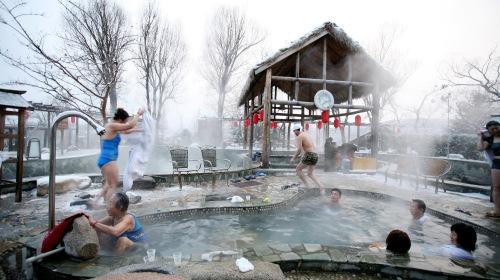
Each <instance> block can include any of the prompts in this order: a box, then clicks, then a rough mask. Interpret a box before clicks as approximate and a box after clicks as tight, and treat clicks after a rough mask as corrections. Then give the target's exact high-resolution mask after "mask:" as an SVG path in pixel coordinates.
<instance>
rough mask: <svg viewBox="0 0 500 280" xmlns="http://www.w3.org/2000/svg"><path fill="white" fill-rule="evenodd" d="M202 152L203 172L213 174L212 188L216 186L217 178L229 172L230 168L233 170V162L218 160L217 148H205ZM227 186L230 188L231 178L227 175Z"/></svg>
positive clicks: (202, 148)
mask: <svg viewBox="0 0 500 280" xmlns="http://www.w3.org/2000/svg"><path fill="white" fill-rule="evenodd" d="M200 150H201V157H202V158H203V171H204V172H207V173H211V174H212V186H214V185H215V179H216V176H217V175H218V174H223V173H224V172H227V171H229V168H231V161H230V160H229V159H217V150H216V149H215V147H211V146H203V147H201V148H200ZM221 163H223V164H221ZM226 185H228V186H229V176H227V174H226Z"/></svg>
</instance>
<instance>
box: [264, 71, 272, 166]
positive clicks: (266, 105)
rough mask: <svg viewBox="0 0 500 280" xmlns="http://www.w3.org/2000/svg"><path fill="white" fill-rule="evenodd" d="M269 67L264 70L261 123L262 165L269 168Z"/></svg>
mask: <svg viewBox="0 0 500 280" xmlns="http://www.w3.org/2000/svg"><path fill="white" fill-rule="evenodd" d="M271 72H272V70H271V68H269V69H267V71H266V83H265V86H264V98H263V102H264V121H263V123H262V130H263V131H262V167H263V168H269V155H270V153H271V133H270V132H271V131H270V123H271V122H270V117H271V94H272V92H271V90H272V89H271V76H272V75H271Z"/></svg>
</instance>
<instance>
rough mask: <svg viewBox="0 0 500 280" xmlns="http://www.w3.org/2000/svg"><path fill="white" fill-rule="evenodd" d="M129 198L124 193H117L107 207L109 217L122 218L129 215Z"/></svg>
mask: <svg viewBox="0 0 500 280" xmlns="http://www.w3.org/2000/svg"><path fill="white" fill-rule="evenodd" d="M128 204H129V200H128V196H127V195H126V194H125V193H123V192H117V193H115V194H114V195H113V196H112V197H111V199H110V200H109V201H108V204H107V205H106V210H107V211H108V215H110V216H112V217H116V216H121V215H123V214H125V213H127V210H128Z"/></svg>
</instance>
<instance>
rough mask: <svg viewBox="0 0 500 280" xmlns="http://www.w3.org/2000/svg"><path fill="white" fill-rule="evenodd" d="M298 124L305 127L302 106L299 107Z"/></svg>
mask: <svg viewBox="0 0 500 280" xmlns="http://www.w3.org/2000/svg"><path fill="white" fill-rule="evenodd" d="M300 125H301V126H302V129H305V127H304V106H302V108H300Z"/></svg>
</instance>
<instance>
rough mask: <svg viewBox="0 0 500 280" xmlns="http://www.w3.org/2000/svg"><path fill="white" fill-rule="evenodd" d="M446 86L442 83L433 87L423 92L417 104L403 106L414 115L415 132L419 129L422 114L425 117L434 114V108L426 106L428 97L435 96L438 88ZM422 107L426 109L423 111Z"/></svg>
mask: <svg viewBox="0 0 500 280" xmlns="http://www.w3.org/2000/svg"><path fill="white" fill-rule="evenodd" d="M446 87H447V86H446V85H443V86H441V87H435V88H434V89H433V90H431V91H429V92H427V93H425V94H424V96H422V97H421V98H420V99H419V100H418V101H417V104H418V105H416V106H411V107H406V108H403V110H405V111H407V112H409V113H411V114H412V115H414V117H415V122H414V128H415V131H416V132H418V130H419V127H420V126H419V125H420V121H421V120H422V118H423V115H424V114H425V118H430V117H431V116H432V114H434V113H435V112H436V110H432V109H430V108H429V106H426V105H428V101H429V98H431V97H433V96H435V95H436V93H437V92H439V91H440V90H442V89H444V88H446ZM424 109H427V111H425V110H424Z"/></svg>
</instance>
